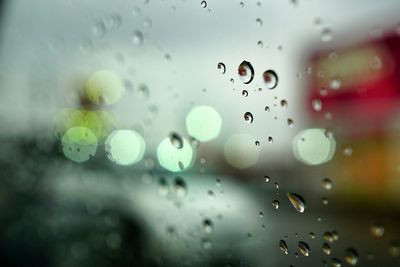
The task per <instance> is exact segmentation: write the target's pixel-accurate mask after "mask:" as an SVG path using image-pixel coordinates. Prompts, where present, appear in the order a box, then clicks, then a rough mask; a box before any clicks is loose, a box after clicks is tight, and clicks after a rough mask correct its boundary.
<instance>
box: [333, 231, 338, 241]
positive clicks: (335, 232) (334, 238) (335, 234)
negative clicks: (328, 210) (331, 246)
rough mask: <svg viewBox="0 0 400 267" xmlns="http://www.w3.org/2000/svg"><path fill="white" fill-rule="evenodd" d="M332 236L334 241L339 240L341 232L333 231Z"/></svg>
mask: <svg viewBox="0 0 400 267" xmlns="http://www.w3.org/2000/svg"><path fill="white" fill-rule="evenodd" d="M332 237H333V241H338V240H339V233H338V232H337V231H335V230H334V231H332Z"/></svg>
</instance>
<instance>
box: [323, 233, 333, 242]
mask: <svg viewBox="0 0 400 267" xmlns="http://www.w3.org/2000/svg"><path fill="white" fill-rule="evenodd" d="M322 237H323V239H324V240H325V241H327V242H329V243H333V235H332V233H331V232H329V231H326V232H325V233H324V234H323V235H322Z"/></svg>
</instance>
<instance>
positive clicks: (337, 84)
mask: <svg viewBox="0 0 400 267" xmlns="http://www.w3.org/2000/svg"><path fill="white" fill-rule="evenodd" d="M341 86H342V81H341V80H339V79H338V78H333V79H331V80H330V82H329V87H330V88H331V89H333V90H338V89H340V87H341Z"/></svg>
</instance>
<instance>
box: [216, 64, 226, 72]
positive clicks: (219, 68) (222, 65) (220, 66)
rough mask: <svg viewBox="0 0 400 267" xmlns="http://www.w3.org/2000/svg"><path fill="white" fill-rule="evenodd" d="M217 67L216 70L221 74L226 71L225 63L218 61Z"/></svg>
mask: <svg viewBox="0 0 400 267" xmlns="http://www.w3.org/2000/svg"><path fill="white" fill-rule="evenodd" d="M217 68H218V70H219V72H220V73H221V74H225V72H226V67H225V64H224V63H222V62H220V63H218V64H217Z"/></svg>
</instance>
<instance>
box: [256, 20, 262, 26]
mask: <svg viewBox="0 0 400 267" xmlns="http://www.w3.org/2000/svg"><path fill="white" fill-rule="evenodd" d="M256 24H257V26H260V27H261V26H262V25H263V21H262V19H260V18H257V19H256Z"/></svg>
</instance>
